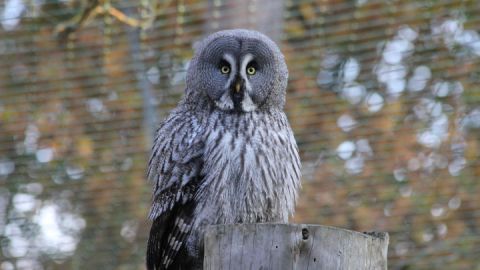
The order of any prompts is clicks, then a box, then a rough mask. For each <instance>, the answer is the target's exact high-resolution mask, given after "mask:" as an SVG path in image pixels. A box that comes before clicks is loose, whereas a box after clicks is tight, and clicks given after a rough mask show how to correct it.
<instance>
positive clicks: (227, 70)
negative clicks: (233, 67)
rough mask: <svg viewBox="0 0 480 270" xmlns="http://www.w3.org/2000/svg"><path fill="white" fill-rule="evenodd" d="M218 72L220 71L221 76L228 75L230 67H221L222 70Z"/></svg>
mask: <svg viewBox="0 0 480 270" xmlns="http://www.w3.org/2000/svg"><path fill="white" fill-rule="evenodd" d="M220 71H221V72H222V73H223V74H228V73H230V67H229V66H222V68H221V69H220Z"/></svg>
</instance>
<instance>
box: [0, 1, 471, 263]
mask: <svg viewBox="0 0 480 270" xmlns="http://www.w3.org/2000/svg"><path fill="white" fill-rule="evenodd" d="M478 14H480V3H479V2H478V1H458V0H450V1H433V0H432V1H373V0H357V1H320V0H303V1H274V0H268V1H259V0H248V1H238V0H211V1H194V0H184V1H150V0H143V1H139V2H137V1H127V0H125V1H105V0H103V1H99V0H97V1H95V0H76V1H74V0H72V1H24V0H23V1H22V0H6V1H4V2H3V3H2V4H0V24H1V27H0V134H1V136H0V246H1V249H0V269H2V270H3V269H143V268H144V254H145V246H146V237H147V233H148V229H149V222H148V221H147V220H146V216H147V212H148V208H149V204H150V185H149V184H148V183H147V181H146V179H145V167H146V162H147V158H148V154H149V150H150V146H151V136H152V133H153V132H154V130H155V128H156V125H157V124H158V123H159V121H161V119H162V118H163V117H165V116H166V115H167V113H168V111H169V110H170V109H171V108H173V107H174V106H175V105H176V103H177V101H178V100H179V98H180V96H181V95H182V93H183V90H184V87H185V84H184V78H185V72H186V68H187V66H188V63H189V62H188V61H189V58H190V57H191V56H192V54H193V50H192V45H193V44H194V42H195V41H198V40H200V39H201V38H202V37H204V36H205V35H206V34H208V33H211V32H214V31H216V30H220V29H226V28H234V27H243V28H251V29H257V30H260V31H262V32H264V33H266V34H268V35H269V36H271V37H272V38H273V39H274V40H276V41H277V42H278V43H279V44H280V47H281V49H282V51H283V52H284V54H285V57H286V59H287V64H288V67H289V71H290V80H289V86H288V96H287V104H286V112H287V114H288V116H289V120H290V123H291V125H292V127H293V129H294V132H295V136H296V139H297V142H298V145H299V147H300V151H301V156H302V162H303V180H302V181H303V189H302V192H301V195H300V200H299V203H298V207H297V211H296V215H295V217H294V218H293V219H292V222H299V223H300V222H301V223H320V224H324V225H332V226H340V227H345V228H349V229H353V230H358V231H367V230H368V231H370V230H378V231H388V232H389V233H390V237H391V244H390V250H389V267H390V269H480V260H479V259H478V254H479V253H480V232H479V228H480V226H479V225H480V199H479V198H480V197H479V196H478V193H479V192H480V182H479V181H478V179H479V177H480V163H479V159H478V156H479V151H480V141H479V137H480V132H479V129H480V88H479V86H478V85H479V84H480V26H479V25H480V24H479V21H480V16H479V15H478Z"/></svg>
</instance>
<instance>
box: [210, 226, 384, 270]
mask: <svg viewBox="0 0 480 270" xmlns="http://www.w3.org/2000/svg"><path fill="white" fill-rule="evenodd" d="M387 248H388V233H376V232H373V233H359V232H354V231H349V230H345V229H340V228H334V227H327V226H320V225H302V224H235V225H217V226H210V227H209V228H208V229H207V231H206V234H205V257H204V264H203V266H204V269H205V270H214V269H215V270H217V269H231V270H237V269H238V270H240V269H241V270H244V269H252V270H253V269H255V270H256V269H263V270H267V269H272V270H276V269H285V270H292V269H299V270H307V269H325V270H327V269H328V270H330V269H359V270H360V269H362V270H363V269H387Z"/></svg>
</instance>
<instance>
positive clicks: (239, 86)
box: [235, 82, 242, 93]
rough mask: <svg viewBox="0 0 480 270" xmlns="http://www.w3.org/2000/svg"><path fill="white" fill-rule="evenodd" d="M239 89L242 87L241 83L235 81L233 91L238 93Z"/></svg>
mask: <svg viewBox="0 0 480 270" xmlns="http://www.w3.org/2000/svg"><path fill="white" fill-rule="evenodd" d="M241 89H242V85H241V84H240V82H236V83H235V92H236V93H239V92H240V90H241Z"/></svg>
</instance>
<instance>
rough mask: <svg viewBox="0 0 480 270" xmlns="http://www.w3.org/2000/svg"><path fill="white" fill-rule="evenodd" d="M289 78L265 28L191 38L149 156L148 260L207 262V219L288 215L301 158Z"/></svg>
mask: <svg viewBox="0 0 480 270" xmlns="http://www.w3.org/2000/svg"><path fill="white" fill-rule="evenodd" d="M287 80H288V70H287V66H286V63H285V60H284V57H283V55H282V53H281V52H280V50H279V48H278V47H277V45H276V44H275V43H274V42H273V41H272V40H270V39H269V38H268V37H267V36H265V35H263V34H261V33H259V32H256V31H250V30H241V29H235V30H225V31H220V32H217V33H214V34H212V35H210V36H208V37H207V38H205V39H204V40H203V41H201V42H199V43H197V44H196V45H195V54H194V56H193V59H192V60H191V62H190V65H189V67H188V70H187V76H186V90H185V94H184V96H183V98H182V100H181V101H180V102H179V104H178V106H177V107H176V108H175V109H174V110H173V111H172V112H171V113H170V115H169V116H168V117H167V119H166V120H165V121H164V122H163V123H162V124H161V125H160V127H159V129H158V131H157V133H156V137H155V141H154V145H153V149H152V154H151V157H150V162H149V165H148V173H147V174H148V178H149V179H150V180H151V181H152V182H153V186H154V191H153V198H152V206H151V209H150V214H149V217H150V219H151V220H152V227H151V230H150V236H149V239H148V246H147V258H146V260H147V268H148V269H202V263H203V234H204V231H205V229H206V227H207V226H208V225H213V224H234V223H263V222H282V223H285V222H288V217H289V216H290V215H292V214H293V211H294V206H295V201H296V198H297V192H298V189H299V187H300V166H301V165H300V159H299V156H298V149H297V145H296V142H295V139H294V137H293V133H292V130H291V128H290V125H289V123H288V120H287V117H286V115H285V113H284V111H283V108H284V104H285V92H286V87H287Z"/></svg>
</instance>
